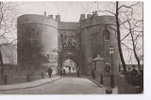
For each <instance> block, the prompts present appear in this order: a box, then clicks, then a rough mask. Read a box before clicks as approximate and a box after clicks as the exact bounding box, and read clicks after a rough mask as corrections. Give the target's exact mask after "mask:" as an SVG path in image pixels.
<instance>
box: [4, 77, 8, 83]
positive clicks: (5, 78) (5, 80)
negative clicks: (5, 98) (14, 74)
mask: <svg viewBox="0 0 151 100" xmlns="http://www.w3.org/2000/svg"><path fill="white" fill-rule="evenodd" d="M7 78H8V77H7V75H4V84H5V85H6V84H7V81H8V79H7Z"/></svg>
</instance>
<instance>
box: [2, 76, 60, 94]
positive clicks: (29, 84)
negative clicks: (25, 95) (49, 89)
mask: <svg viewBox="0 0 151 100" xmlns="http://www.w3.org/2000/svg"><path fill="white" fill-rule="evenodd" d="M58 79H60V76H54V77H52V78H45V79H40V80H36V81H31V82H26V83H19V84H10V85H0V91H10V90H18V89H27V88H33V87H38V86H41V85H44V84H47V83H50V82H53V81H55V80H58Z"/></svg>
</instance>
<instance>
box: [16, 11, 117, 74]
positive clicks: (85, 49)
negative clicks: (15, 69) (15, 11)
mask: <svg viewBox="0 0 151 100" xmlns="http://www.w3.org/2000/svg"><path fill="white" fill-rule="evenodd" d="M115 27H116V23H115V17H113V16H98V15H97V14H88V15H87V17H86V15H85V14H81V17H80V20H79V22H63V21H61V18H60V16H59V15H57V16H56V18H54V17H53V15H48V16H46V15H45V16H43V15H34V14H31V15H29V14H27V15H23V16H20V17H19V18H18V26H17V29H18V44H17V46H18V49H17V52H18V64H20V65H22V66H24V65H26V66H27V65H30V67H31V66H35V67H38V66H43V64H45V63H47V62H44V61H43V60H42V58H43V57H44V58H47V57H48V58H49V56H51V54H53V53H54V52H53V51H54V50H57V54H58V56H57V54H56V56H57V57H56V59H57V58H58V64H56V66H58V68H61V67H62V64H63V62H64V61H65V60H66V59H69V58H70V59H72V60H73V61H75V62H76V63H77V66H78V67H79V68H80V73H82V74H85V75H88V74H91V70H92V69H95V71H96V74H98V75H100V74H103V75H106V73H109V74H114V75H115V76H116V75H117V74H118V67H119V64H120V59H119V55H118V48H117V41H116V35H115V31H114V28H115ZM55 53H56V51H55ZM97 57H100V58H99V59H100V60H97ZM48 58H47V59H48ZM51 61H52V59H51V60H50V61H48V62H51ZM106 66H109V68H108V69H109V71H107V72H106ZM105 72H106V73H105Z"/></svg>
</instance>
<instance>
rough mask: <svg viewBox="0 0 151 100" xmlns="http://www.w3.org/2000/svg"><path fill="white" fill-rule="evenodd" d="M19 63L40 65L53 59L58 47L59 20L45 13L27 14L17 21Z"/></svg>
mask: <svg viewBox="0 0 151 100" xmlns="http://www.w3.org/2000/svg"><path fill="white" fill-rule="evenodd" d="M17 29H18V30H17V38H18V42H17V53H18V60H17V61H18V64H19V65H25V66H34V67H39V66H43V64H46V63H49V60H50V59H51V61H52V55H54V53H55V52H54V51H55V50H56V49H57V44H58V43H57V36H58V30H57V22H56V21H55V20H54V19H52V18H49V17H47V16H43V15H35V14H26V15H22V16H20V17H19V18H18V22H17Z"/></svg>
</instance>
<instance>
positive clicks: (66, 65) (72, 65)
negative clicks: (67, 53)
mask: <svg viewBox="0 0 151 100" xmlns="http://www.w3.org/2000/svg"><path fill="white" fill-rule="evenodd" d="M62 68H63V69H64V70H65V72H66V74H68V75H74V74H76V73H77V63H76V62H75V61H74V60H72V59H66V60H65V61H63V64H62Z"/></svg>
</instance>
